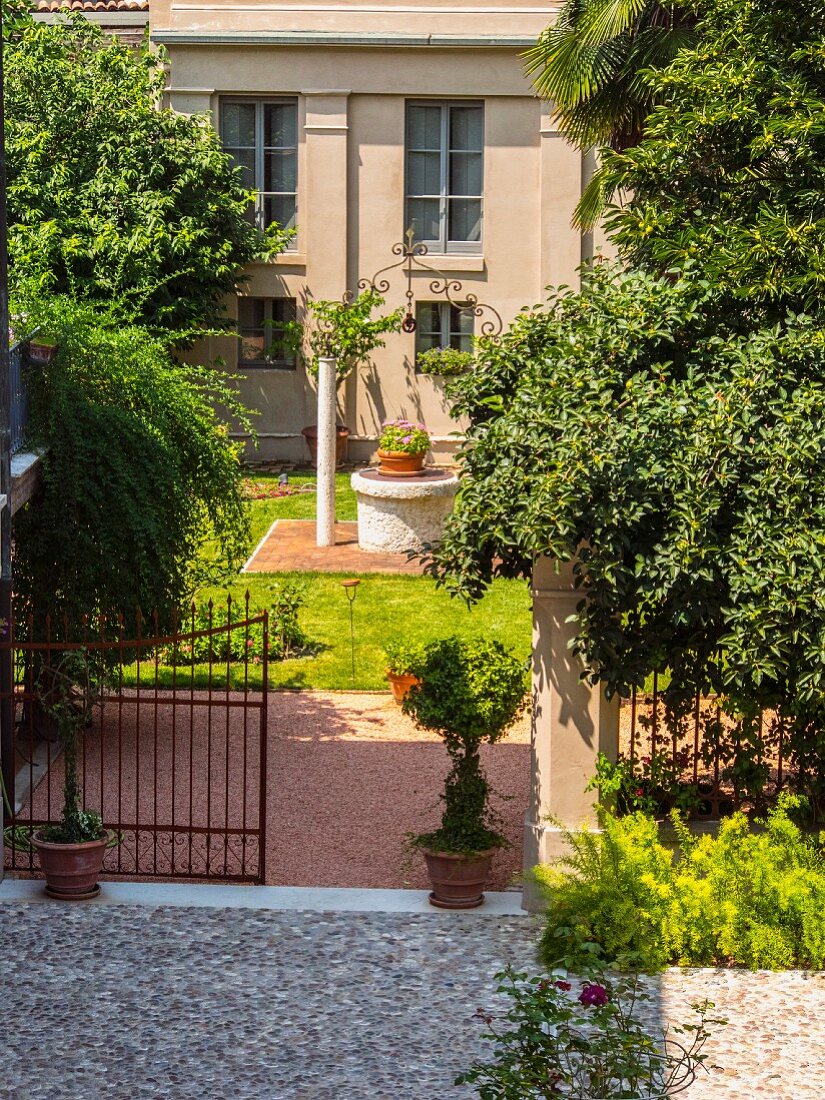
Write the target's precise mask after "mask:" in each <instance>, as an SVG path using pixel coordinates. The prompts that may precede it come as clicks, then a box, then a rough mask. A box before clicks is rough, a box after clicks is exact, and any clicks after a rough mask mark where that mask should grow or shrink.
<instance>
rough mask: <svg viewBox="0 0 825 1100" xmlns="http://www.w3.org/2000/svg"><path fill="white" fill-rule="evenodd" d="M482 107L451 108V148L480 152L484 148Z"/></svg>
mask: <svg viewBox="0 0 825 1100" xmlns="http://www.w3.org/2000/svg"><path fill="white" fill-rule="evenodd" d="M482 117H483V116H482V109H481V107H458V106H454V107H451V108H450V148H451V149H465V150H467V149H469V150H472V151H473V152H476V153H480V152H481V150H482V149H483V148H484V134H483V132H482V131H483V125H482Z"/></svg>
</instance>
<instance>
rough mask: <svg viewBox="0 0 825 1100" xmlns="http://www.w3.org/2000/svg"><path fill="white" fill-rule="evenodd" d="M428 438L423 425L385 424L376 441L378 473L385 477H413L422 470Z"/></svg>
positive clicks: (401, 422)
mask: <svg viewBox="0 0 825 1100" xmlns="http://www.w3.org/2000/svg"><path fill="white" fill-rule="evenodd" d="M429 449H430V436H429V434H428V432H427V429H426V428H425V427H424V425H423V424H414V423H413V422H412V421H411V420H387V421H386V422H385V423H384V424H383V425H382V426H381V435H380V436H379V438H378V458H379V461H380V466H379V467H378V469H379V472H380V473H382V474H386V475H387V476H389V477H415V475H416V474H420V473H421V471H422V470H423V469H424V456H425V455H426V453H427V451H428V450H429Z"/></svg>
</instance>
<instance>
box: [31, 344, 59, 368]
mask: <svg viewBox="0 0 825 1100" xmlns="http://www.w3.org/2000/svg"><path fill="white" fill-rule="evenodd" d="M57 348H58V345H57V344H47V343H44V342H43V341H41V340H30V341H29V360H30V361H31V362H32V363H37V364H38V366H43V367H45V366H46V365H47V364H48V363H51V361H52V359H54V357H55V355H57Z"/></svg>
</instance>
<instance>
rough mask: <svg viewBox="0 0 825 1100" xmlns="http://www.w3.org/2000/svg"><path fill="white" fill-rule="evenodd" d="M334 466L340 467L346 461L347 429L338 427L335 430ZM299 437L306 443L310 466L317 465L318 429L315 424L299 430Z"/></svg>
mask: <svg viewBox="0 0 825 1100" xmlns="http://www.w3.org/2000/svg"><path fill="white" fill-rule="evenodd" d="M335 432H336V434H335V465H336V466H342V465H343V464H344V463H345V462H346V461H347V440H348V439H349V428H344V427H342V426H340V425H339V427H337V428H336V429H335ZM301 435H302V436H303V437H304V439H305V440H306V441H307V447H309V455H310V458H311V460H312V465H313V466H317V465H318V428H317V425H315V424H310V425H309V426H308V427H306V428H302V429H301Z"/></svg>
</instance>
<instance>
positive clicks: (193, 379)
mask: <svg viewBox="0 0 825 1100" xmlns="http://www.w3.org/2000/svg"><path fill="white" fill-rule="evenodd" d="M27 321H28V324H30V325H33V324H36V323H42V325H43V327H44V328H46V329H48V331H49V332H50V333H53V334H54V335H55V336H56V338H57V340H58V341H59V345H60V347H59V351H58V354H57V356H56V358H55V359H54V360H53V362H52V363H51V364H50V365H49V366H48V367H46V368H30V376H29V377H30V379H31V382H32V386H33V390H34V410H33V429H32V438H31V442H32V443H33V444H40V445H43V446H44V447H45V448H46V450H45V452H44V455H43V459H42V462H43V480H44V486H43V491H42V494H41V495H40V496H39V497H38V498H37V499H36V500H35V501H33V502H32V503H31V504H29V505H27V506H26V507H25V508H24V509H23V510H21V511H20V512H18V513H17V515H16V516H15V578H16V589H17V592H18V593H19V594H20V595H21V596H22V597H24V598H28V599H30V600H31V601H32V602H33V603H34V605H35V607H37V608H38V609H39V610H40V612H41V613H42V612H44V611H45V610H48V609H51V608H54V607H55V606H59V607H60V609H61V612H65V613H66V614H67V615H68V617H69V619H70V620H71V621H73V622H77V621H78V620H79V619H80V617H81V616H82V615H83V614H88V615H90V616H91V615H94V614H95V613H97V612H103V613H107V614H108V613H112V612H116V611H123V612H125V613H127V614H130V615H131V613H133V611H134V609H135V608H136V607H141V608H142V609H143V610H144V611H145V612H150V611H151V610H153V609H155V608H158V609H160V610H161V612H167V611H168V610H169V609H170V608H171V607H173V606H174V605H175V604H177V603H179V602H180V601H181V600H182V599H184V598H186V597H188V596H190V595H191V593H192V591H193V589H194V588H195V587H196V586H197V585H198V584H199V583H202V582H204V581H205V580H206V579H208V578H209V577H214V576H215V574H217V573H223V574H225V572H226V571H228V570H230V569H233V568H236V567H237V565H238V563H239V561H240V560H241V559H242V556H243V554H244V551H245V550H246V547H247V541H248V518H247V511H246V509H245V506H244V502H243V499H242V496H241V473H242V471H241V466H240V462H239V454H238V448H237V446H236V445H235V444H234V443H233V442H232V441H231V440H230V439H229V435H228V430H227V426H226V424H225V423H223V422H222V420H221V419H220V418H219V416H218V415H217V414H216V412H215V407H216V405H218V406H220V407H223V408H225V409H227V410H229V411H230V412H231V413H232V415H234V416H236V417H238V418H239V419H240V420H241V422H242V423H248V421H246V418H245V414H244V410H243V409H242V408H241V407H240V406H239V405H238V403H237V400H236V395H235V393H234V390H233V389H232V381H231V378H228V377H227V375H226V374H225V373H223V372H221V373H218V372H215V371H212V370H210V369H208V368H205V367H193V366H188V365H186V364H183V363H179V362H177V361H176V360H174V359H173V358H172V357H171V356H170V353H169V351H168V349H167V347H166V344H165V342H164V341H163V340H161V339H160V338H156V337H154V336H152V335H150V334H149V333H148V332H147V331H146V330H145V329H143V328H140V327H127V326H123V325H121V324H119V323H113V322H112V321H111V319H110V318H106V317H105V316H102V315H101V314H99V313H98V312H97V311H96V309H95V308H94V307H93V306H90V305H88V304H86V303H83V304H76V303H73V302H70V301H68V300H66V299H59V298H49V299H48V300H47V301H46V302H45V303H41V304H40V305H38V304H36V303H32V302H29V303H28V304H27Z"/></svg>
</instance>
